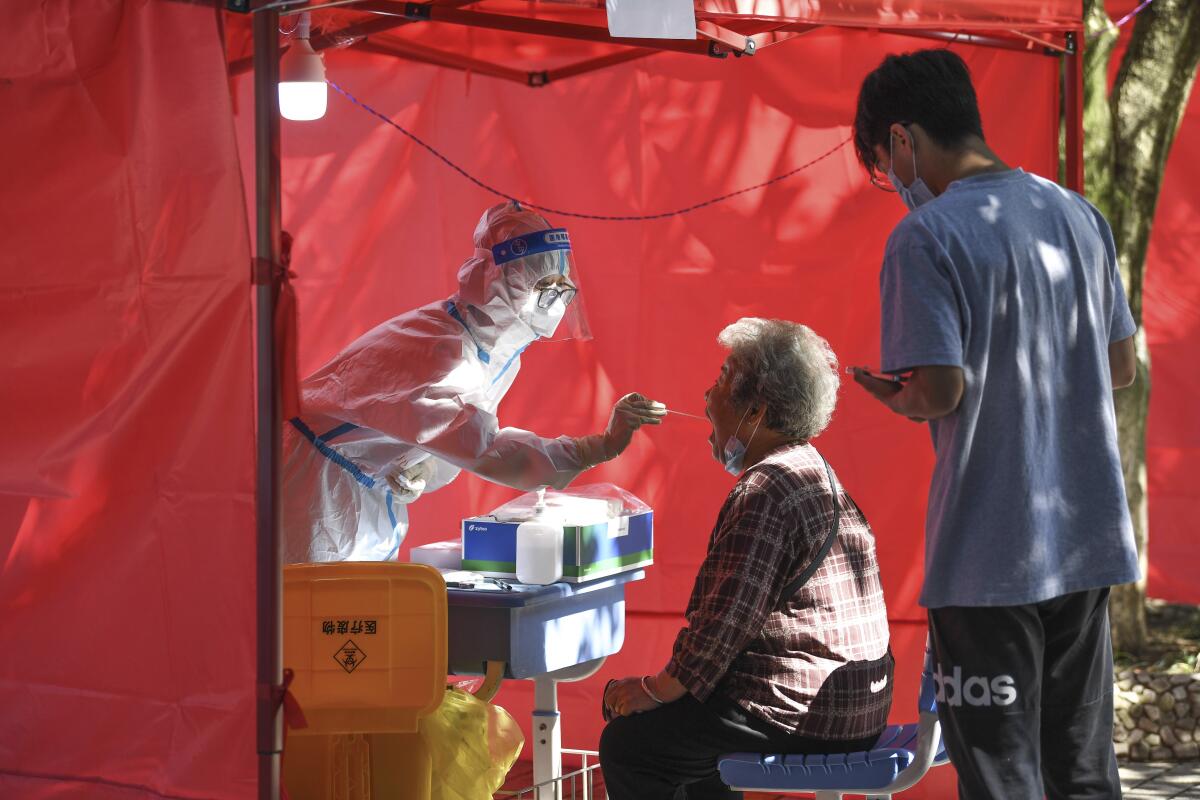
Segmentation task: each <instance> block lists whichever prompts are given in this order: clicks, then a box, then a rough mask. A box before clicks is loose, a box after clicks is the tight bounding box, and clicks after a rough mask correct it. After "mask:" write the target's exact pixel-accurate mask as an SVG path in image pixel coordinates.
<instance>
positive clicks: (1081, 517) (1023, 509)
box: [880, 169, 1138, 608]
mask: <svg viewBox="0 0 1200 800" xmlns="http://www.w3.org/2000/svg"><path fill="white" fill-rule="evenodd" d="M880 295H881V298H882V305H883V348H882V354H883V356H882V361H883V363H882V368H883V370H884V371H886V372H898V371H901V370H904V369H906V368H909V367H917V366H922V365H946V366H956V367H962V369H963V373H964V378H965V390H964V393H963V397H962V402H961V404H960V405H959V407H958V409H957V410H956V411H955V412H954V413H952V414H950V415H948V416H946V417H943V418H942V419H939V420H934V421H932V422H930V423H929V428H930V433H931V434H932V435H933V446H934V450H935V452H936V453H937V464H936V466H935V468H934V472H933V481H932V484H931V486H930V490H929V509H928V516H927V518H926V525H925V584H924V587H923V589H922V592H921V604H922V605H924V606H926V607H929V608H938V607H942V606H1001V605H1021V604H1025V603H1035V602H1040V601H1042V600H1046V599H1049V598H1051V597H1057V596H1059V595H1063V594H1067V593H1069V592H1076V591H1083V590H1085V589H1092V588H1096V587H1100V586H1109V585H1113V584H1118V583H1126V582H1128V581H1133V580H1136V579H1137V577H1138V560H1137V552H1136V550H1135V547H1134V543H1133V530H1132V526H1131V524H1130V520H1129V513H1128V510H1127V508H1126V505H1125V487H1124V484H1123V482H1122V479H1121V463H1120V457H1119V455H1118V451H1117V431H1116V419H1115V412H1114V409H1113V399H1112V378H1111V374H1110V370H1109V362H1108V345H1109V343H1111V342H1115V341H1118V340H1121V339H1125V338H1128V337H1129V336H1132V335H1133V333H1134V330H1135V327H1136V326H1135V325H1134V322H1133V317H1132V316H1131V315H1130V313H1129V306H1128V304H1127V302H1126V300H1125V292H1124V290H1123V288H1122V286H1121V276H1120V273H1119V272H1118V270H1117V260H1116V251H1115V247H1114V245H1113V238H1112V231H1111V229H1110V228H1109V226H1108V223H1107V222H1106V221H1105V219H1104V217H1103V216H1102V215H1101V214H1100V212H1099V211H1097V210H1096V209H1095V208H1094V207H1093V206H1092V205H1091V204H1089V203H1088V202H1087V201H1086V200H1084V199H1083V198H1082V197H1080V196H1079V195H1077V194H1075V193H1074V192H1070V191H1067V190H1066V189H1063V188H1062V187H1060V186H1058V185H1056V184H1054V183H1051V182H1050V181H1047V180H1044V179H1042V178H1039V177H1037V176H1034V175H1030V174H1028V173H1026V172H1024V171H1022V170H1019V169H1017V170H1011V171H1008V172H1001V173H992V174H985V175H977V176H974V177H971V178H967V179H964V180H960V181H955V182H954V183H952V184H950V186H949V187H948V188H947V189H946V191H945V192H944V193H942V194H941V195H940V196H938V197H937V198H936V199H934V200H932V201H931V202H928V203H926V204H925V205H923V206H921V207H919V208H918V209H916V210H915V211H913V212H912V213H910V214H909V215H908V216H907V217H905V218H904V220H902V221H901V222H900V224H899V225H897V226H896V229H895V230H894V231H893V232H892V235H891V237H890V238H889V239H888V244H887V251H886V254H885V255H884V261H883V270H882V273H881V275H880Z"/></svg>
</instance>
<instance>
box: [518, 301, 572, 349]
mask: <svg viewBox="0 0 1200 800" xmlns="http://www.w3.org/2000/svg"><path fill="white" fill-rule="evenodd" d="M525 309H526V310H525V313H523V314H522V315H521V316H522V319H524V321H525V324H526V325H528V326H529V327H530V328H532V329H533V332H534V333H536V334H537V335H538V336H540V337H542V338H543V339H549V338H550V337H552V336H553V335H554V331H555V330H557V329H558V323H560V322H562V318H563V315H564V314H566V313H567V306H566V304H565V303H564V302H563V301H562V300H555V301H554V302H553V303H551V304H550V307H549V308H538V305H537V295H536V294H535V295H534V296H533V298H532V299H531V300H530V302H528V303H526V305H525Z"/></svg>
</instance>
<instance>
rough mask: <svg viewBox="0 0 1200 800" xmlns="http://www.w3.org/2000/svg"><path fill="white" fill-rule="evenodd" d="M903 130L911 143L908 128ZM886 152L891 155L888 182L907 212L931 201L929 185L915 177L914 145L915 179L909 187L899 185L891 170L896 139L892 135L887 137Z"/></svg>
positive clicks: (920, 178) (931, 194)
mask: <svg viewBox="0 0 1200 800" xmlns="http://www.w3.org/2000/svg"><path fill="white" fill-rule="evenodd" d="M905 130H907V131H908V140H909V142H912V141H913V139H912V131H910V130H908V128H905ZM888 152H889V154H890V155H891V158H890V159H889V163H888V171H887V177H888V181H889V182H891V184H892V186H893V187H894V188H895V189H896V193H897V194H899V195H900V199H901V200H903V201H904V205H906V206H908V210H909V211H915V210H916V209H917V208H918V207H919V206H922V205H924V204H926V203H928V202H929V201H930V200H932V199H933V191H932V190H931V189H930V188H929V185H928V184H926V183H925V180H924V179H923V178H922V177H921V176H920V175H917V148H916V146H915V143H914V145H913V147H912V158H913V175H914V176H915V177H914V178H913V182H912V184H911V185H909V186H905V185H904V184H903V183H901V182H900V179H899V178H897V177H896V173H895V171H894V170H893V169H892V164H893V163H894V162H895V160H896V137H895V136H894V135H892V136H889V138H888Z"/></svg>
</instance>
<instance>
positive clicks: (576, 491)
mask: <svg viewBox="0 0 1200 800" xmlns="http://www.w3.org/2000/svg"><path fill="white" fill-rule="evenodd" d="M537 504H538V492H536V491H534V492H526V493H525V494H523V495H521V496H519V497H515V498H513V499H512V500H509V501H508V502H507V503H505V504H504V505H502V506H500V507H499V508H497V509H496V510H495V511H493V512H491V513H490V514H488V515H487V516H488V517H490V518H491V519H495V520H496V521H498V522H526V521H528V520H531V519H534V518H535V517H537V516H541V517H542V518H547V517H548V518H552V519H554V520H556V521H558V522H561V523H562V524H563V525H571V526H575V525H596V524H599V523H603V522H606V521H608V520H610V519H617V518H619V517H623V516H631V515H634V514H643V513H645V512H647V511H649V510H650V506H648V505H646V504H645V503H644V502H642V501H641V500H640V499H638V498H637V497H636V496H634V495H633V494H631V493H629V492H627V491H625V490H624V489H622V488H621V487H619V486H615V485H613V484H611V483H590V484H585V485H583V486H572V487H571V488H569V489H564V490H561V491H555V490H554V489H547V490H546V491H545V495H544V499H543V504H544V506H545V509H544V510H543V511H541V512H540V514H539V511H538V510H537Z"/></svg>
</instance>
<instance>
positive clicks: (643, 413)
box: [604, 392, 667, 458]
mask: <svg viewBox="0 0 1200 800" xmlns="http://www.w3.org/2000/svg"><path fill="white" fill-rule="evenodd" d="M666 415H667V407H666V406H664V405H663V404H662V403H657V402H655V401H653V400H650V399H649V398H646V397H643V396H642V395H640V394H638V393H637V392H634V393H632V394H627V395H625V396H624V397H622V398H621V399H620V400H618V401H617V404H616V405H615V406H613V410H612V416H611V417H609V418H608V427H607V428H606V429H605V431H604V449H605V454H606V455H607V456H608V457H609V458H616V457H617V456H619V455H620V454H621V453H623V452H624V451H625V448H626V447H629V443H630V442H631V441H633V432H634V431H636V430H637V429H638V428H640V427H642V426H643V425H661V424H662V421H663V417H665V416H666Z"/></svg>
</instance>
